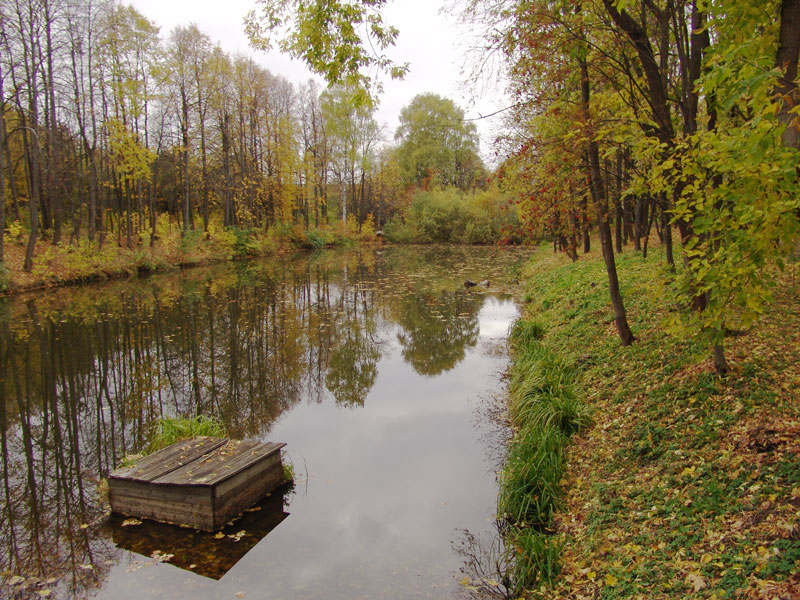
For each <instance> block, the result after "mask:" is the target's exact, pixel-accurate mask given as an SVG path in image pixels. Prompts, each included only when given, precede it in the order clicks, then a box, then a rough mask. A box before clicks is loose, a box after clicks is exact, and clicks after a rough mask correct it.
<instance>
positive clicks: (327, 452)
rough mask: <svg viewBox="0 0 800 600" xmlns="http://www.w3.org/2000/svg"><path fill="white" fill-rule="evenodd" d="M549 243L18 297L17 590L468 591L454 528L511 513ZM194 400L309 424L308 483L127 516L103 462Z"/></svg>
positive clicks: (1, 351)
mask: <svg viewBox="0 0 800 600" xmlns="http://www.w3.org/2000/svg"><path fill="white" fill-rule="evenodd" d="M526 255H527V254H526V252H525V251H524V250H519V249H498V248H461V247H424V248H420V247H402V248H400V247H382V248H377V249H358V250H351V251H337V252H322V253H318V254H314V255H299V256H291V257H282V258H280V259H275V260H269V261H254V262H249V263H238V264H226V265H218V266H214V267H209V268H199V269H192V270H189V271H185V272H182V273H178V274H170V275H163V276H157V277H151V278H148V279H140V280H135V281H129V282H115V283H109V284H106V285H102V286H86V287H82V288H74V289H63V290H59V291H57V292H50V293H41V294H37V295H32V296H28V297H20V298H15V299H13V300H6V301H4V302H3V303H1V304H0V411H2V412H0V430H1V431H2V439H1V440H0V441H1V442H2V448H1V449H0V450H1V451H2V454H3V461H2V467H3V472H2V474H0V484H1V485H2V488H3V489H2V490H0V510H1V511H2V512H1V514H0V519H1V520H2V525H1V526H0V571H2V576H1V577H0V596H3V597H10V598H28V597H41V596H46V597H47V596H49V597H51V598H113V599H124V598H131V599H133V598H137V599H138V598H170V599H178V598H191V599H192V600H198V599H202V598H215V599H217V598H281V599H295V598H296V599H300V598H309V599H311V598H326V599H337V598H342V599H345V598H346V599H353V598H411V597H413V598H447V597H455V596H456V595H457V594H458V592H459V587H460V586H459V583H458V581H459V579H460V578H461V575H460V573H459V569H460V568H461V567H462V566H463V565H462V562H461V561H462V559H461V558H460V557H459V556H458V554H457V553H456V552H455V551H454V545H457V544H458V543H459V538H460V536H461V535H463V531H464V530H469V531H470V532H472V533H478V534H480V532H482V531H490V530H491V529H492V527H493V523H494V509H495V504H496V494H497V485H496V477H495V470H496V468H497V460H498V453H499V451H498V449H497V444H496V440H497V439H498V436H499V438H502V432H501V431H498V427H499V426H498V425H497V424H496V423H493V422H492V419H491V418H490V417H489V413H490V411H491V408H492V406H494V405H496V403H497V402H498V401H500V400H501V399H502V394H503V392H504V384H503V381H502V374H503V371H504V369H505V368H506V366H507V361H508V357H507V353H506V342H505V338H506V334H507V331H508V328H509V325H510V324H511V322H512V321H513V320H514V319H515V318H516V316H517V314H518V308H517V304H516V302H515V301H514V299H513V293H514V291H515V290H516V286H515V285H514V283H513V278H514V273H515V270H516V269H517V268H518V267H519V265H520V264H521V263H522V262H523V261H524V259H525V257H526ZM467 279H470V280H473V281H479V280H485V279H488V280H489V282H490V285H489V287H488V288H486V287H473V288H469V289H466V288H465V287H464V285H463V283H464V281H465V280H467ZM195 414H212V415H216V416H218V417H219V418H220V419H222V420H223V421H224V423H225V425H226V427H227V428H228V432H229V434H230V435H231V436H232V437H234V438H253V439H261V440H265V441H266V440H268V441H277V442H286V443H287V446H286V449H285V450H286V458H287V459H288V460H289V461H291V463H292V464H293V467H294V471H295V476H296V477H295V485H294V487H293V488H292V489H282V490H279V491H277V492H276V493H274V494H272V495H271V496H270V497H268V498H266V499H265V500H264V501H263V502H262V503H260V504H259V505H257V506H255V507H253V509H251V510H250V511H248V512H246V513H245V515H244V516H243V517H242V518H241V519H240V520H238V521H236V522H234V523H232V524H230V525H229V526H228V527H226V528H225V529H224V530H223V531H222V532H217V533H204V532H199V531H195V530H191V529H186V528H179V527H177V526H170V525H162V524H156V523H152V522H149V521H144V522H142V523H141V524H125V519H124V517H119V516H117V515H113V516H111V517H109V515H108V514H107V512H106V510H107V508H106V505H105V504H104V503H103V501H102V493H101V492H100V493H99V492H98V489H102V483H101V482H102V480H103V478H104V477H105V476H106V475H107V474H108V473H109V472H110V471H111V470H113V469H114V468H115V467H116V466H117V465H119V463H120V461H121V460H122V458H123V457H124V456H125V455H126V454H129V453H133V452H136V451H138V450H140V449H141V448H142V447H143V445H144V444H145V443H146V441H147V437H148V433H149V431H150V425H151V423H152V422H153V420H154V419H156V418H157V417H159V416H161V415H174V416H190V415H195ZM99 483H100V487H99V488H98V484H99Z"/></svg>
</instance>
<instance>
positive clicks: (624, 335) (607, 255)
mask: <svg viewBox="0 0 800 600" xmlns="http://www.w3.org/2000/svg"><path fill="white" fill-rule="evenodd" d="M578 63H579V65H580V70H581V101H582V108H583V115H584V119H585V122H586V127H588V128H589V135H588V136H587V139H588V140H589V141H588V149H587V157H588V163H589V190H590V191H591V194H592V199H593V200H594V202H595V206H596V207H597V226H598V230H599V233H600V246H601V248H602V249H603V261H604V262H605V265H606V273H607V274H608V291H609V294H610V296H611V305H612V306H613V307H614V321H615V322H616V325H617V333H619V338H620V340H621V341H622V345H623V346H630V345H631V344H632V343H633V341H634V339H635V338H634V337H633V333H632V332H631V328H630V326H629V325H628V317H627V314H626V312H625V304H624V303H623V301H622V294H621V293H620V291H619V279H618V277H617V265H616V262H615V261H614V245H613V242H612V239H611V227H610V226H609V224H608V201H607V198H606V193H605V187H604V185H603V179H602V176H601V173H600V152H599V150H598V147H597V142H596V141H595V140H594V136H593V135H592V132H591V129H592V121H591V113H590V112H589V110H590V109H589V106H590V105H589V94H590V89H589V68H588V65H587V64H586V59H585V58H584V57H579V58H578Z"/></svg>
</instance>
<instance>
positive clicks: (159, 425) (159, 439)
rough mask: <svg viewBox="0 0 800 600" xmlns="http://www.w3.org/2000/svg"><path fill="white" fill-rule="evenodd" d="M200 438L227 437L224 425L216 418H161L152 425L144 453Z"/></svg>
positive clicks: (198, 416)
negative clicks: (181, 441) (180, 441)
mask: <svg viewBox="0 0 800 600" xmlns="http://www.w3.org/2000/svg"><path fill="white" fill-rule="evenodd" d="M201 436H209V437H227V436H228V433H227V430H226V429H225V425H224V424H223V423H222V421H220V420H219V419H217V418H216V417H209V416H206V415H197V416H194V417H161V418H159V419H157V420H156V421H155V423H153V426H152V430H151V434H150V442H149V443H148V445H147V449H146V453H147V454H152V453H153V452H156V451H157V450H161V449H162V448H166V447H167V446H169V445H171V444H174V443H175V442H177V441H179V440H189V439H194V438H197V437H201Z"/></svg>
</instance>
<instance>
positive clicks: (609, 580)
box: [606, 573, 619, 587]
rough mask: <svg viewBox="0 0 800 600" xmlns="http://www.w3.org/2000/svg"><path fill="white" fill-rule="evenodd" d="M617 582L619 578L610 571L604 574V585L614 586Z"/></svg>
mask: <svg viewBox="0 0 800 600" xmlns="http://www.w3.org/2000/svg"><path fill="white" fill-rule="evenodd" d="M618 583H619V580H618V579H617V578H616V577H614V576H613V575H612V574H611V573H607V574H606V585H607V586H609V587H614V586H615V585H617V584H618Z"/></svg>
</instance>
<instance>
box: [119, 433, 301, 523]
mask: <svg viewBox="0 0 800 600" xmlns="http://www.w3.org/2000/svg"><path fill="white" fill-rule="evenodd" d="M285 445H286V444H281V443H272V442H268V443H264V442H256V441H248V440H244V441H236V440H228V439H223V438H212V437H201V438H196V439H193V440H184V441H181V442H177V443H175V444H172V445H171V446H168V447H167V448H164V449H163V450H159V451H158V452H154V453H153V454H151V455H149V456H146V457H144V458H143V459H141V460H140V461H139V462H137V463H136V464H135V465H134V466H132V467H126V468H122V469H117V470H116V471H114V472H113V473H112V474H111V475H110V476H109V478H108V487H109V498H110V501H111V510H113V511H114V512H118V513H121V514H124V515H129V516H135V517H144V518H148V519H153V520H155V521H162V522H165V523H173V524H181V525H189V526H191V527H196V528H197V529H204V530H206V531H214V530H216V529H220V528H221V527H222V526H224V525H225V523H227V522H228V521H230V520H231V519H232V518H233V517H235V516H237V515H239V514H241V513H242V511H244V510H245V509H246V508H248V507H250V506H252V505H253V504H255V503H256V502H258V501H259V500H261V499H262V498H264V497H265V496H266V495H267V494H268V493H269V492H271V491H272V490H274V489H275V488H276V487H278V486H279V485H281V484H282V483H283V465H282V463H281V452H280V450H281V448H283V447H284V446H285Z"/></svg>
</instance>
